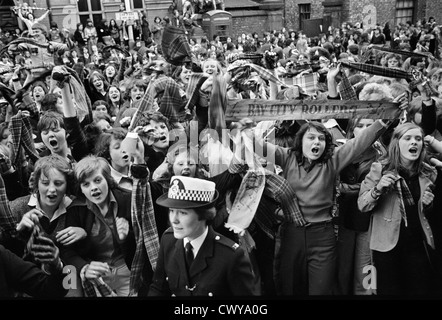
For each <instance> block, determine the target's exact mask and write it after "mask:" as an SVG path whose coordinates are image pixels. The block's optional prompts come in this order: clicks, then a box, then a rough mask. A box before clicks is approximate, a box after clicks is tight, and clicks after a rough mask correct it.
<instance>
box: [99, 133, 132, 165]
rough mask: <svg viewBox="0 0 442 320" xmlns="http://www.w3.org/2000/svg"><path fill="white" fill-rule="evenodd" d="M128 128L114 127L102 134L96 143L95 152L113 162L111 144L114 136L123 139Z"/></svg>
mask: <svg viewBox="0 0 442 320" xmlns="http://www.w3.org/2000/svg"><path fill="white" fill-rule="evenodd" d="M126 134H127V130H126V129H124V128H121V127H118V128H112V129H110V130H107V131H106V132H103V133H102V134H100V136H99V137H98V139H97V142H96V144H95V149H94V154H95V155H96V156H97V157H102V158H104V159H106V160H107V161H108V162H109V163H112V160H111V156H110V151H109V146H110V143H111V140H112V138H114V139H115V140H123V139H124V138H125V137H126Z"/></svg>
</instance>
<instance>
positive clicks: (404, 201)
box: [384, 171, 415, 226]
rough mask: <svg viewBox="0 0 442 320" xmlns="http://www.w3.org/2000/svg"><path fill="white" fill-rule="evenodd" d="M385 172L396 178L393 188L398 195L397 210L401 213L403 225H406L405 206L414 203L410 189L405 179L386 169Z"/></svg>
mask: <svg viewBox="0 0 442 320" xmlns="http://www.w3.org/2000/svg"><path fill="white" fill-rule="evenodd" d="M386 173H391V174H393V175H394V176H395V178H396V179H397V180H396V182H395V184H394V188H395V190H396V192H397V194H398V197H399V211H400V213H401V216H402V219H404V222H405V226H407V225H408V224H407V212H406V210H405V206H412V205H414V204H415V202H414V199H413V196H412V194H411V192H410V189H409V188H408V186H407V183H406V182H405V179H404V178H402V177H401V176H400V175H398V174H396V173H394V172H392V171H386V172H384V174H386Z"/></svg>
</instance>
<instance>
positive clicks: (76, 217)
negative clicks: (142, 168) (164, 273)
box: [60, 188, 136, 273]
mask: <svg viewBox="0 0 442 320" xmlns="http://www.w3.org/2000/svg"><path fill="white" fill-rule="evenodd" d="M112 192H113V194H114V196H115V199H116V200H117V203H118V212H117V217H123V218H125V219H126V220H127V221H128V222H129V234H128V235H127V237H126V239H125V241H124V242H123V243H122V244H120V245H121V246H122V252H123V253H124V260H125V262H126V265H127V267H128V268H129V269H130V268H131V265H132V260H133V257H134V255H135V247H136V243H135V236H134V233H133V229H132V219H131V192H129V191H126V190H122V189H119V188H116V189H112ZM94 221H95V214H94V213H93V212H91V211H89V209H88V207H87V206H86V204H84V205H83V206H76V207H75V210H74V209H72V210H69V212H67V214H66V226H75V227H80V228H83V229H84V230H85V231H86V233H87V234H88V236H86V238H84V239H83V240H80V241H78V242H76V243H74V244H72V245H70V246H66V247H62V248H61V249H60V257H61V258H62V260H63V262H64V263H65V264H66V265H73V266H75V268H76V269H77V271H78V273H79V272H80V271H81V269H82V268H83V267H84V266H85V265H86V264H89V263H90V262H91V261H93V260H94V255H95V253H94V250H93V248H94V246H93V244H92V242H91V237H90V236H89V235H90V234H91V233H92V232H91V230H92V226H93V224H94Z"/></svg>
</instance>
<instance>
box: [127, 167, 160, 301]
mask: <svg viewBox="0 0 442 320" xmlns="http://www.w3.org/2000/svg"><path fill="white" fill-rule="evenodd" d="M131 171H132V174H133V176H134V178H133V186H132V209H131V210H132V213H131V215H132V227H133V230H134V235H135V239H136V241H137V244H136V251H135V256H134V259H133V261H132V266H131V276H130V288H131V289H130V290H131V292H130V295H131V296H134V295H136V294H137V292H138V290H139V287H140V285H141V283H142V279H141V278H142V274H141V273H142V270H143V268H144V265H145V263H146V261H145V260H146V254H145V253H147V257H148V259H149V262H150V265H151V266H152V269H153V270H154V271H155V268H156V265H157V259H158V253H159V251H160V249H159V248H160V242H159V236H158V231H157V230H158V229H157V225H156V221H155V214H154V211H153V201H152V195H151V191H150V184H149V179H148V178H149V175H150V174H149V170H148V169H147V167H145V166H141V165H140V166H138V165H133V166H132V167H131ZM135 177H140V179H138V178H135Z"/></svg>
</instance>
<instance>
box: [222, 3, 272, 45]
mask: <svg viewBox="0 0 442 320" xmlns="http://www.w3.org/2000/svg"><path fill="white" fill-rule="evenodd" d="M230 13H232V35H231V36H232V40H235V39H236V38H237V37H238V36H240V35H241V34H243V33H245V34H248V33H253V32H257V33H258V34H259V36H260V37H262V35H263V33H264V32H265V31H270V26H269V21H268V14H267V12H266V11H264V10H250V11H238V12H236V11H230Z"/></svg>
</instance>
